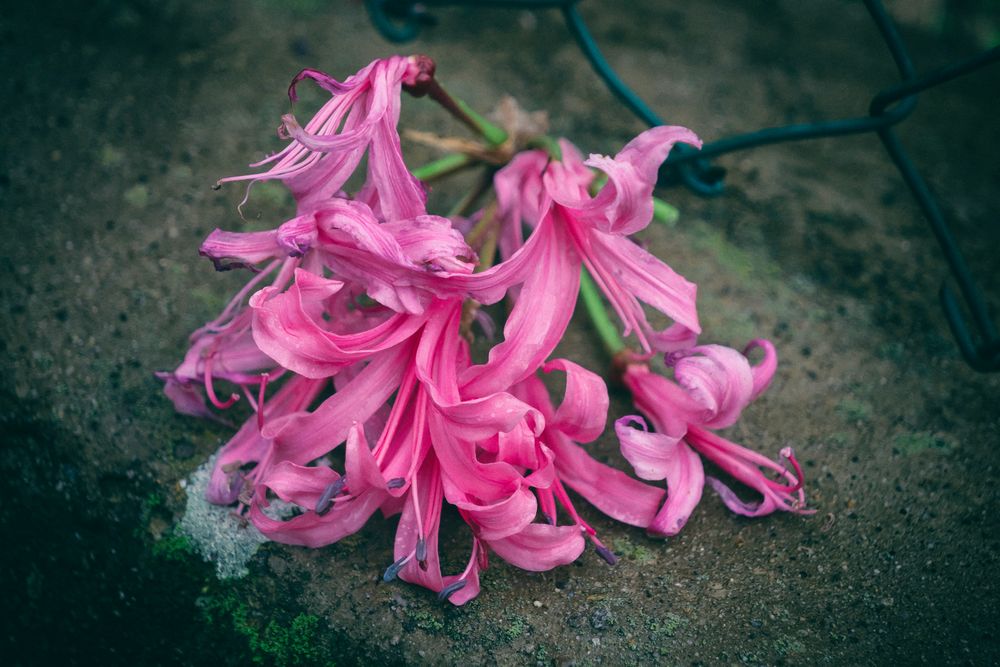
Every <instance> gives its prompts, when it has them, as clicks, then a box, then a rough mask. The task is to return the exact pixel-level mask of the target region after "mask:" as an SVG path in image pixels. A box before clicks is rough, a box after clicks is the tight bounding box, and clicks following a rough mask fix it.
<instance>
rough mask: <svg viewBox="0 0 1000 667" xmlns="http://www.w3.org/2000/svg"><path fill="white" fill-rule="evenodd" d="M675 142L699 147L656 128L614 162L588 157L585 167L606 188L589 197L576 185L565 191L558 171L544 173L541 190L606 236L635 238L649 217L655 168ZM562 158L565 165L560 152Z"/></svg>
mask: <svg viewBox="0 0 1000 667" xmlns="http://www.w3.org/2000/svg"><path fill="white" fill-rule="evenodd" d="M677 142H684V143H688V144H691V145H694V146H698V147H699V148H700V147H701V141H700V140H699V139H698V137H697V136H695V134H694V133H693V132H691V131H690V130H688V129H686V128H683V127H667V126H661V127H654V128H652V129H649V130H646V131H645V132H643V133H642V134H640V135H639V136H638V137H636V138H635V139H633V140H632V141H630V142H629V143H628V144H627V145H626V146H625V147H624V148H623V149H622V150H621V151H619V153H618V155H616V156H615V157H614V159H611V158H608V157H604V156H600V155H591V156H590V158H589V159H588V160H587V161H586V162H585V163H584V164H585V165H587V166H590V167H594V168H596V169H600V170H601V171H603V172H604V173H605V174H607V176H608V182H607V184H605V186H604V187H603V188H602V189H601V191H600V192H599V193H598V194H597V195H596V196H595V197H593V198H591V197H590V196H589V195H587V193H586V190H585V189H580V188H579V187H578V186H577V181H573V185H574V186H575V187H569V188H567V187H566V185H565V184H563V183H557V182H556V181H557V179H565V174H564V173H563V172H560V171H559V170H555V171H553V173H552V176H551V178H550V177H548V175H546V186H547V187H548V188H549V193H550V194H551V195H552V197H553V199H555V200H556V202H558V203H559V204H560V205H562V206H565V207H566V208H569V209H573V215H574V218H576V219H577V220H580V221H581V222H585V223H586V224H588V225H590V226H591V227H593V228H594V229H597V230H600V231H602V232H607V233H610V234H622V235H628V234H634V233H635V232H637V231H639V230H641V229H643V228H644V227H645V226H646V225H648V224H649V221H650V220H651V219H652V218H653V199H652V197H653V187H654V186H655V184H656V179H657V175H658V171H659V166H660V164H661V163H662V162H663V161H664V160H665V159H666V158H667V154H668V153H669V152H670V149H671V148H673V146H674V144H675V143H677ZM563 157H564V162H566V161H567V160H566V157H567V155H566V153H565V152H564V156H563ZM588 183H589V181H588Z"/></svg>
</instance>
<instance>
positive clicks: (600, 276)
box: [586, 230, 701, 350]
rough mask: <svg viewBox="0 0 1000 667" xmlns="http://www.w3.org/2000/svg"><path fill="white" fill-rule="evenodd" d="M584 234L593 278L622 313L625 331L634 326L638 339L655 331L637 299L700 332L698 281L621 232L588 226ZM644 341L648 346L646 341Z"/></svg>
mask: <svg viewBox="0 0 1000 667" xmlns="http://www.w3.org/2000/svg"><path fill="white" fill-rule="evenodd" d="M587 238H588V240H589V247H588V249H587V252H586V254H587V255H588V257H589V259H590V261H591V262H592V264H593V268H594V270H595V271H594V273H596V274H597V275H595V276H594V278H595V280H596V281H597V282H598V284H599V285H602V289H603V290H604V292H605V293H606V294H608V297H609V299H611V300H612V302H613V304H614V305H615V306H616V309H617V310H619V314H620V315H621V316H622V317H623V320H624V324H625V328H626V331H625V334H626V335H628V333H629V330H630V329H633V328H634V329H637V330H638V331H637V335H639V336H640V341H646V338H647V337H648V336H650V335H653V334H654V332H653V330H652V328H651V327H650V325H649V323H648V322H647V320H646V315H645V314H644V313H643V311H642V306H641V305H640V303H639V302H642V303H646V304H649V305H650V306H652V307H653V308H655V309H656V310H658V311H660V312H661V313H663V314H664V315H666V316H667V317H669V318H670V319H672V320H673V321H674V322H676V323H677V324H680V325H682V326H683V327H685V328H686V329H687V330H688V331H689V332H691V333H693V334H698V333H700V332H701V326H700V325H699V324H698V312H697V309H696V307H695V299H696V296H697V293H698V287H697V285H695V284H694V283H692V282H689V281H687V280H686V279H685V278H684V277H683V276H681V275H679V274H677V273H675V272H674V270H673V269H671V268H670V267H669V266H667V265H666V264H665V263H664V262H662V261H661V260H660V259H658V258H657V257H655V256H653V255H651V254H650V253H648V252H646V251H645V250H643V249H642V248H640V247H639V246H638V245H636V244H635V243H633V242H632V241H631V240H630V239H628V238H626V237H624V236H618V235H615V234H605V233H603V232H600V231H597V230H591V231H590V233H589V235H588V237H587ZM612 282H613V283H614V284H612ZM602 283H603V284H602ZM675 331H676V330H675ZM664 334H665V332H664ZM643 345H644V346H645V347H646V348H647V350H648V349H649V344H648V342H643Z"/></svg>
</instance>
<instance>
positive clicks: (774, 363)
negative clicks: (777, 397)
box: [743, 338, 778, 401]
mask: <svg viewBox="0 0 1000 667" xmlns="http://www.w3.org/2000/svg"><path fill="white" fill-rule="evenodd" d="M757 348H761V349H762V350H764V358H763V359H761V360H760V362H759V363H757V364H755V365H753V366H751V367H750V372H751V373H752V374H753V392H752V393H751V394H750V400H751V401H753V400H756V399H757V397H758V396H760V395H761V394H763V393H764V392H765V391H767V388H768V387H769V386H770V384H771V380H772V379H773V378H774V372H775V371H776V370H777V368H778V353H777V351H776V350H775V349H774V345H773V344H771V341H769V340H767V339H765V338H755V339H754V340H752V341H750V342H749V343H747V346H746V348H745V349H744V350H743V354H744V356H749V355H750V352H751V351H753V350H755V349H757Z"/></svg>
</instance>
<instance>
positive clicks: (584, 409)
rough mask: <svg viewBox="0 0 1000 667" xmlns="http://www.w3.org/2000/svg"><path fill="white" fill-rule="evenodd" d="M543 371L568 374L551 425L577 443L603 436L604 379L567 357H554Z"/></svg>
mask: <svg viewBox="0 0 1000 667" xmlns="http://www.w3.org/2000/svg"><path fill="white" fill-rule="evenodd" d="M542 370H543V371H544V372H546V373H550V372H552V371H554V370H560V371H563V372H564V373H566V395H565V396H564V397H563V401H562V403H560V405H559V408H558V409H557V410H556V414H555V417H554V420H553V421H552V423H551V424H550V427H551V428H555V429H558V430H560V431H562V432H563V433H565V434H566V435H567V436H569V437H570V438H571V439H572V440H575V441H576V442H591V441H593V440H596V439H597V438H598V437H600V435H601V433H603V432H604V427H605V425H606V424H607V420H608V387H607V385H605V384H604V380H603V379H601V377H600V376H599V375H597V374H596V373H592V372H590V371H588V370H587V369H586V368H583V367H582V366H579V365H577V364H575V363H573V362H572V361H568V360H566V359H553V360H552V361H549V362H548V363H546V364H545V365H544V366H542Z"/></svg>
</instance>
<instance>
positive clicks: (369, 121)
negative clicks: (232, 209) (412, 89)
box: [222, 56, 425, 219]
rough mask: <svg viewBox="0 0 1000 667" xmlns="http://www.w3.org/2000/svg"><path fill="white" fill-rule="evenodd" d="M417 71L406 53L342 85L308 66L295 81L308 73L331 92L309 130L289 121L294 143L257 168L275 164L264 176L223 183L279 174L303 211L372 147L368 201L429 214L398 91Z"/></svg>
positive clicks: (385, 208)
mask: <svg viewBox="0 0 1000 667" xmlns="http://www.w3.org/2000/svg"><path fill="white" fill-rule="evenodd" d="M410 69H411V66H410V63H409V62H408V60H407V59H406V58H402V57H399V56H394V57H392V58H388V59H385V60H376V61H374V62H373V63H371V64H370V65H368V66H367V67H366V68H364V69H362V70H361V71H360V72H358V73H357V74H356V75H354V76H352V77H348V79H347V80H345V81H344V83H339V82H336V81H335V80H334V79H332V78H331V77H329V76H327V75H325V74H323V73H321V72H317V71H316V70H303V71H302V72H300V73H299V75H297V76H296V78H295V79H294V80H293V81H292V85H291V86H290V88H289V94H290V96H291V97H292V99H293V100H294V98H295V85H296V84H297V83H298V82H299V81H301V80H302V79H305V78H309V79H312V80H313V81H315V82H316V83H318V84H319V85H320V86H321V87H323V88H325V89H326V90H328V91H329V92H330V93H331V94H332V95H333V97H332V98H331V99H330V100H329V101H328V102H327V103H326V104H324V105H323V107H322V108H320V110H319V111H318V112H317V113H316V115H315V116H314V117H313V118H312V119H311V120H310V121H309V122H308V123H307V124H306V126H305V127H304V128H303V127H301V126H300V125H299V124H298V122H297V121H296V120H295V118H294V117H291V116H286V117H285V118H284V121H285V122H284V132H285V133H287V134H288V135H289V136H291V137H292V139H293V141H292V142H291V143H290V144H289V145H288V146H286V147H285V149H284V150H282V151H281V152H279V153H278V154H276V155H273V156H271V157H269V158H267V159H265V160H263V161H261V162H259V163H257V164H256V165H253V166H261V165H265V164H268V165H271V166H270V168H269V169H268V170H267V171H266V172H263V173H257V174H248V175H245V176H235V177H230V178H226V179H222V180H223V181H240V180H247V181H250V182H251V184H252V183H253V182H256V181H260V180H267V179H280V180H282V181H283V182H284V183H285V184H286V185H287V186H288V188H289V189H290V190H291V191H292V194H293V195H294V196H295V198H296V200H297V201H298V203H299V209H300V210H304V211H308V210H313V209H314V208H315V207H316V206H318V205H322V204H323V202H325V201H326V200H328V199H329V198H330V197H331V196H333V195H334V194H335V193H336V192H338V191H339V190H340V189H341V188H342V187H343V186H344V183H346V181H347V179H348V178H349V177H350V175H351V174H352V173H353V172H354V170H355V169H356V168H357V166H358V164H359V162H360V161H361V158H362V157H363V156H364V154H365V151H366V149H368V150H369V155H368V178H369V182H370V183H372V188H371V190H372V196H371V197H370V198H369V203H370V204H371V205H372V208H373V209H375V210H377V211H379V212H380V213H381V214H382V215H383V216H384V217H386V218H389V219H398V218H408V217H413V216H415V215H420V214H422V213H423V212H424V201H425V194H424V191H423V188H422V186H421V185H420V183H419V182H418V181H417V180H416V179H415V178H413V176H412V175H411V174H410V173H409V171H408V170H407V169H406V165H405V164H404V163H403V159H402V153H401V151H400V147H399V135H398V133H397V132H396V124H397V123H398V120H399V108H400V91H401V87H402V83H403V79H404V78H406V77H407V76H408V72H409V70H410Z"/></svg>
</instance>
